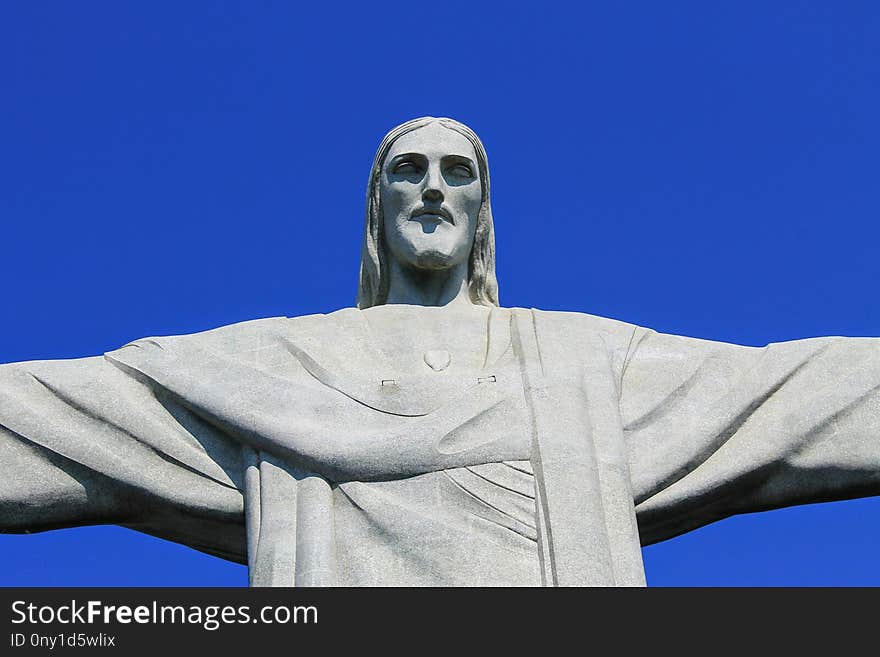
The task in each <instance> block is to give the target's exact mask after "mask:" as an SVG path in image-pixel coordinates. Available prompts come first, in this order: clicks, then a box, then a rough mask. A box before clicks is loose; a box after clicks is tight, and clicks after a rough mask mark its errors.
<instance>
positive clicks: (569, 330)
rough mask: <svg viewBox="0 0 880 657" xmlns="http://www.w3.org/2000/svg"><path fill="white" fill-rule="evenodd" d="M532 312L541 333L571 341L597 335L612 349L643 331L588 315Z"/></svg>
mask: <svg viewBox="0 0 880 657" xmlns="http://www.w3.org/2000/svg"><path fill="white" fill-rule="evenodd" d="M512 310H513V309H512ZM532 310H533V312H534V315H535V324H536V328H538V330H539V331H541V332H543V333H546V334H548V335H558V336H560V337H563V336H565V338H566V339H568V340H573V341H578V340H579V339H582V338H583V337H585V336H588V335H591V334H593V335H594V334H596V333H598V334H601V336H602V338H603V340H605V342H606V343H608V345H609V347H612V348H617V347H618V346H619V345H621V344H622V345H623V346H624V347H625V346H626V345H627V344H629V342H630V340H631V339H632V337H633V335H634V334H635V333H636V332H637V331H640V330H644V329H642V328H641V327H639V326H636V325H635V324H630V323H628V322H622V321H620V320H617V319H611V318H609V317H599V316H598V315H590V314H588V313H580V312H572V311H565V310H539V309H537V308H535V309H532Z"/></svg>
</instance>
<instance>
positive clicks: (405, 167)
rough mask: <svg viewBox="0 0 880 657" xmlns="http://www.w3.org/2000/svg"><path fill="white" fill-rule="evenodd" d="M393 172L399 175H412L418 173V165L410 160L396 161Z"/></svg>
mask: <svg viewBox="0 0 880 657" xmlns="http://www.w3.org/2000/svg"><path fill="white" fill-rule="evenodd" d="M392 172H393V173H397V174H401V175H412V174H417V173H420V170H419V167H418V165H416V163H415V162H412V161H411V160H404V161H403V162H398V163H397V164H396V165H395V166H394V169H393V171H392Z"/></svg>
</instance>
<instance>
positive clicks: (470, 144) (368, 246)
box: [357, 116, 498, 309]
mask: <svg viewBox="0 0 880 657" xmlns="http://www.w3.org/2000/svg"><path fill="white" fill-rule="evenodd" d="M366 205H367V207H366V221H365V227H364V243H363V250H362V253H361V270H360V286H359V290H358V298H357V306H358V308H361V309H364V308H370V307H371V306H378V305H381V304H383V303H385V301H386V299H387V296H388V286H389V275H390V263H391V262H392V259H394V260H396V261H397V262H398V263H400V264H401V265H403V266H405V267H407V268H412V269H416V270H433V271H438V270H443V269H448V268H451V267H454V266H458V265H460V264H461V263H462V262H466V263H467V274H468V283H467V285H468V295H469V297H470V300H471V302H472V303H474V304H478V305H485V306H497V305H498V283H497V280H496V278H495V234H494V228H493V224H492V208H491V204H490V202H489V162H488V158H487V157H486V150H485V149H484V148H483V144H482V142H481V141H480V138H479V137H477V135H476V134H475V133H474V132H473V130H471V129H470V128H468V127H467V126H466V125H464V124H462V123H459V122H458V121H455V120H453V119H448V118H435V117H430V116H426V117H422V118H418V119H413V120H412V121H407V122H406V123H402V124H401V125H399V126H397V127H396V128H394V129H392V130H391V131H390V132H389V133H388V134H387V135H385V138H384V139H383V140H382V143H381V144H380V145H379V149H378V151H377V152H376V157H375V159H374V160H373V167H372V169H371V170H370V180H369V183H368V185H367V204H366Z"/></svg>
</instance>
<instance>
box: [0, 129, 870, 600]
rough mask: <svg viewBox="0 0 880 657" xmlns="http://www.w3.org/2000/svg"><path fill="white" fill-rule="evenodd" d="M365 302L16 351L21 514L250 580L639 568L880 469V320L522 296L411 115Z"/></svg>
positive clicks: (467, 189)
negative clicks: (173, 549)
mask: <svg viewBox="0 0 880 657" xmlns="http://www.w3.org/2000/svg"><path fill="white" fill-rule="evenodd" d="M366 205H367V207H366V225H365V231H364V244H363V254H362V261H361V269H360V287H359V292H358V299H357V308H346V309H342V310H339V311H336V312H333V313H330V314H328V315H311V316H306V317H295V318H286V317H275V318H269V319H260V320H255V321H248V322H243V323H240V324H234V325H231V326H225V327H221V328H218V329H214V330H211V331H206V332H203V333H197V334H193V335H182V336H169V337H155V338H147V339H142V340H137V341H135V342H132V343H130V344H128V345H125V346H124V347H122V348H120V349H117V350H116V351H112V352H109V353H107V354H104V355H103V356H100V357H93V358H84V359H75V360H62V361H34V362H27V363H11V364H6V365H3V366H0V454H2V458H0V470H2V481H3V482H4V484H3V487H2V492H0V530H2V531H5V532H29V531H43V530H50V529H55V528H60V527H69V526H74V525H84V524H99V523H113V524H118V525H122V526H125V527H129V528H133V529H136V530H139V531H142V532H146V533H149V534H153V535H156V536H160V537H163V538H166V539H169V540H172V541H177V542H180V543H183V544H186V545H189V546H192V547H194V548H196V549H198V550H202V551H204V552H207V553H210V554H214V555H218V556H221V557H223V558H226V559H230V560H233V561H237V562H241V563H247V564H248V567H249V578H250V583H251V584H252V585H254V586H275V585H281V586H291V585H296V586H322V585H443V586H445V585H481V586H483V585H525V586H539V585H548V586H555V585H560V586H568V585H576V586H640V585H644V583H645V578H644V572H643V568H642V562H641V552H640V546H641V545H644V544H650V543H653V542H656V541H662V540H664V539H667V538H670V537H673V536H676V535H678V534H681V533H683V532H687V531H689V530H692V529H694V528H697V527H699V526H701V525H705V524H707V523H710V522H713V521H715V520H719V519H721V518H725V517H727V516H730V515H733V514H737V513H744V512H748V511H756V510H762V509H772V508H778V507H782V506H786V505H794V504H803V503H808V502H819V501H830V500H837V499H846V498H852V497H859V496H868V495H876V494H878V493H880V340H878V339H872V338H836V337H831V338H817V339H809V340H799V341H793V342H786V343H779V344H771V345H769V346H767V347H764V348H753V347H743V346H737V345H731V344H724V343H716V342H709V341H705V340H698V339H693V338H686V337H679V336H674V335H664V334H660V333H657V332H654V331H652V330H649V329H646V328H642V327H638V326H633V325H631V324H626V323H623V322H619V321H614V320H610V319H604V318H601V317H595V316H591V315H587V314H582V313H570V312H549V311H539V310H528V309H521V308H504V307H501V306H500V305H499V297H498V284H497V281H496V278H495V267H494V259H495V253H494V248H495V247H494V234H493V220H492V211H491V206H490V195H489V169H488V161H487V157H486V153H485V150H484V148H483V145H482V144H481V142H480V140H479V138H478V137H477V136H476V135H475V134H474V133H473V132H472V131H471V130H470V129H469V128H467V127H466V126H464V125H462V124H460V123H458V122H456V121H453V120H451V119H437V118H432V117H426V118H421V119H416V120H413V121H409V122H407V123H404V124H402V125H400V126H398V127H396V128H395V129H393V130H392V131H391V132H390V133H389V134H388V135H387V136H386V137H385V139H384V140H383V142H382V143H381V145H380V147H379V150H378V152H377V154H376V157H375V160H374V163H373V167H372V170H371V172H370V179H369V184H368V192H367V204H366Z"/></svg>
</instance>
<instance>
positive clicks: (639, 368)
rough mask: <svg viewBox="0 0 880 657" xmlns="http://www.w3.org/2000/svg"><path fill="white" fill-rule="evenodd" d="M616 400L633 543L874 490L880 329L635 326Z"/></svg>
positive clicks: (879, 455) (878, 462)
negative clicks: (741, 338)
mask: <svg viewBox="0 0 880 657" xmlns="http://www.w3.org/2000/svg"><path fill="white" fill-rule="evenodd" d="M632 345H633V346H632V347H631V348H630V350H629V353H628V355H627V358H626V361H625V363H624V367H623V372H622V376H621V381H620V389H621V397H620V410H621V417H622V421H623V425H624V435H625V437H626V441H627V447H628V450H629V458H630V475H631V478H632V484H633V494H634V497H635V501H636V505H637V506H636V511H637V517H638V522H639V529H640V533H641V535H642V542H643V544H646V545H647V544H650V543H654V542H657V541H660V540H664V539H666V538H671V537H673V536H676V535H678V534H681V533H684V532H686V531H690V530H692V529H695V528H697V527H699V526H702V525H705V524H708V523H710V522H713V521H715V520H720V519H722V518H725V517H727V516H731V515H734V514H738V513H746V512H751V511H761V510H767V509H774V508H779V507H784V506H791V505H796V504H805V503H810V502H825V501H833V500H841V499H850V498H855V497H865V496H870V495H878V494H880V339H875V338H837V337H831V338H814V339H807V340H797V341H792V342H783V343H777V344H771V345H768V346H766V347H763V348H755V347H744V346H738V345H731V344H724V343H717V342H709V341H705V340H698V339H694V338H687V337H680V336H673V335H664V334H661V333H656V332H654V331H650V330H645V329H638V330H637V331H636V333H635V335H634V336H633V342H632Z"/></svg>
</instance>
